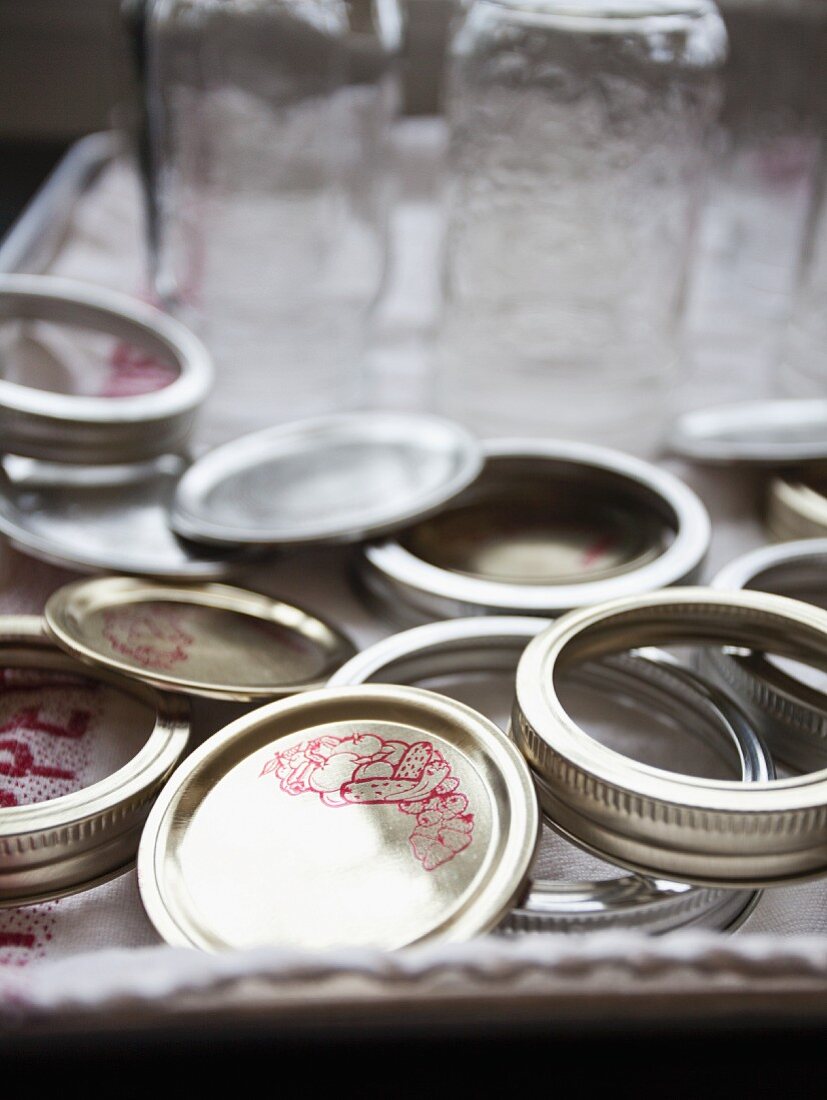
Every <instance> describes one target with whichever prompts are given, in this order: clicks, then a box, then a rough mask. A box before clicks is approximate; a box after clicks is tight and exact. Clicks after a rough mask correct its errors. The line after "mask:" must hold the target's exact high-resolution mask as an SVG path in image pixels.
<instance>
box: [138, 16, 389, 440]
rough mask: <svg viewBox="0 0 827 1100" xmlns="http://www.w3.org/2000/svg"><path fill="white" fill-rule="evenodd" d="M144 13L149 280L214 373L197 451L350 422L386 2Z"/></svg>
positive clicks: (381, 265)
mask: <svg viewBox="0 0 827 1100" xmlns="http://www.w3.org/2000/svg"><path fill="white" fill-rule="evenodd" d="M147 3H148V8H147V15H146V27H145V32H144V37H145V41H146V72H147V88H146V96H147V102H148V112H147V113H148V119H149V139H150V140H149V149H150V156H149V158H148V161H147V165H146V170H147V174H148V177H149V179H148V188H147V190H148V192H149V195H150V208H151V210H152V213H153V216H154V231H153V233H151V234H150V239H149V243H150V253H151V255H150V259H151V266H152V278H153V284H154V290H155V293H156V296H157V297H158V298H159V299H160V301H161V302H163V304H164V305H165V306H166V307H167V308H169V309H170V310H172V311H173V312H174V313H176V314H177V315H179V316H181V317H182V318H184V319H185V320H186V321H187V322H188V323H190V324H191V325H192V326H193V327H194V328H195V329H196V331H198V332H199V334H200V335H201V336H202V338H203V340H204V342H205V343H206V344H207V346H208V348H209V350H210V352H211V353H212V355H213V357H214V359H215V363H216V385H215V389H214V392H213V394H212V396H211V397H210V399H209V400H208V401H207V404H206V406H205V409H204V414H203V415H202V418H201V425H202V431H203V433H204V437H205V441H206V442H221V441H223V440H226V439H229V438H232V437H234V436H237V435H240V434H241V433H243V432H245V431H248V430H250V429H251V428H256V427H264V426H269V425H271V424H273V423H275V422H278V421H284V420H290V419H294V418H298V417H303V416H312V415H315V414H319V413H325V412H332V411H339V410H341V409H345V408H349V407H354V406H358V405H359V404H361V403H362V401H363V399H364V371H363V362H364V340H365V331H366V322H367V320H368V318H369V315H370V311H371V308H372V306H373V304H374V302H375V300H376V299H377V297H378V295H379V293H380V291H381V289H382V284H383V278H384V270H385V262H386V253H387V224H386V223H387V215H388V202H387V186H386V182H387V180H386V172H385V158H386V145H387V140H388V130H389V125H390V122H391V120H392V118H393V115H394V112H395V110H396V99H397V94H396V89H397V83H398V80H397V74H396V58H397V54H398V47H399V42H400V37H401V25H402V24H401V13H400V9H399V6H398V0H147ZM152 221H153V219H150V222H151V224H152Z"/></svg>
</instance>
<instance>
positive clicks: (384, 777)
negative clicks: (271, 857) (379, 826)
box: [260, 733, 474, 871]
mask: <svg viewBox="0 0 827 1100" xmlns="http://www.w3.org/2000/svg"><path fill="white" fill-rule="evenodd" d="M271 774H272V775H275V777H276V779H278V781H279V787H280V788H281V790H282V791H284V792H285V793H286V794H289V795H292V796H294V797H295V796H297V795H301V794H306V793H315V794H318V795H319V797H320V799H321V801H322V802H323V803H324V804H325V805H326V806H331V807H339V806H348V805H350V806H354V805H362V806H365V805H395V806H396V807H397V808H398V809H399V810H400V811H401V812H402V813H404V814H410V815H411V816H412V817H414V818H415V821H414V825H413V830H412V832H411V835H410V837H409V843H410V845H411V848H412V850H413V854H414V856H415V857H416V859H417V860H419V862H420V863H421V864H422V866H423V867H424V868H425V870H426V871H433V870H435V869H436V868H437V867H440V866H441V865H442V864H443V863H448V862H449V861H450V860H452V859H453V858H454V856H456V855H459V853H460V852H461V851H463V850H464V849H465V848H467V847H468V845H469V844H470V843H471V841H472V839H473V832H474V815H473V814H471V813H468V812H467V811H468V799H467V798H466V797H465V795H464V794H463V793H462V792H461V791H460V789H459V780H458V779H456V778H455V777H454V776H452V775H451V766H450V764H448V762H447V761H446V760H445V758H444V757H443V756H442V754H441V753H440V752H439V751H438V750H437V749H435V748H434V746H433V745H432V744H431V743H430V741H418V742H416V744H413V745H410V744H408V743H406V742H404V741H391V740H386V739H385V738H383V737H379V736H378V735H377V734H374V733H355V734H353V735H352V736H350V737H332V736H328V737H317V738H314V739H313V740H312V741H305V742H302V743H301V744H299V745H295V746H293V748H291V749H287V750H286V751H285V752H277V753H276V754H275V756H273V757H272V758H271V759H270V760H268V761H267V762H266V763H265V765H264V767H263V768H262V770H261V773H260V775H261V776H264V775H271Z"/></svg>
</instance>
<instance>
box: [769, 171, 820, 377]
mask: <svg viewBox="0 0 827 1100" xmlns="http://www.w3.org/2000/svg"><path fill="white" fill-rule="evenodd" d="M820 176H821V186H820V188H819V189H818V197H817V200H816V201H815V202H814V203H813V209H812V217H811V218H810V221H809V224H808V233H807V245H806V248H805V250H804V256H803V261H802V264H801V269H800V271H799V279H798V285H797V289H796V293H795V296H794V300H793V308H792V313H791V316H790V319H789V324H788V325H787V329H786V340H785V342H784V348H783V358H782V365H781V376H780V385H779V387H778V388H779V390H780V391H781V392H782V393H784V394H786V395H788V396H792V397H827V155H825V156H824V158H823V160H822V164H821V173H820Z"/></svg>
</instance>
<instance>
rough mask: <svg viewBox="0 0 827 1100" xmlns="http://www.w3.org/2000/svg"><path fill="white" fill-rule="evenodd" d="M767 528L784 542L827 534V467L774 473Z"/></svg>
mask: <svg viewBox="0 0 827 1100" xmlns="http://www.w3.org/2000/svg"><path fill="white" fill-rule="evenodd" d="M766 522H767V530H768V531H769V533H770V534H771V535H772V536H773V538H776V539H778V540H779V541H780V542H790V541H795V540H797V539H816V538H827V467H826V466H823V465H814V466H812V467H809V468H804V469H802V470H799V471H798V472H797V473H796V474H795V475H791V476H785V477H774V478H773V479H772V481H771V482H770V485H769V490H768V494H767V518H766Z"/></svg>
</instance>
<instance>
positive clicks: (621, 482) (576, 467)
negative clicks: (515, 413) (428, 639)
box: [359, 440, 710, 621]
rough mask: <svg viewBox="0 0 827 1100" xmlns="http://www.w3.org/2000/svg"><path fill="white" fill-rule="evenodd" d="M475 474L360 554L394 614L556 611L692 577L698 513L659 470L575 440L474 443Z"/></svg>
mask: <svg viewBox="0 0 827 1100" xmlns="http://www.w3.org/2000/svg"><path fill="white" fill-rule="evenodd" d="M485 455H486V462H485V467H484V470H483V473H482V474H481V476H480V477H479V478H478V479H477V481H476V482H475V483H474V484H473V485H471V486H470V488H469V489H468V490H466V492H465V493H463V494H462V495H461V496H460V497H458V498H457V499H456V500H454V501H453V502H452V503H451V504H450V505H449V506H448V507H446V508H444V509H443V510H442V511H441V512H440V513H439V514H438V515H436V516H435V517H433V518H432V519H429V520H426V521H423V522H420V523H417V524H415V525H414V526H411V527H409V528H408V529H407V530H405V531H404V532H402V533H400V534H397V535H396V536H395V537H392V538H386V539H383V540H382V541H379V542H372V543H370V544H369V545H368V546H366V547H365V548H364V552H363V556H362V557H361V559H360V562H359V578H360V581H361V583H362V585H363V586H364V588H365V589H366V590H367V592H368V593H369V594H370V595H372V596H375V597H376V598H377V599H378V600H379V602H380V604H381V605H382V606H383V607H385V608H386V609H389V610H390V611H391V613H392V614H393V616H394V618H398V619H406V620H408V621H421V620H422V619H423V618H425V619H428V618H449V617H454V616H462V615H484V614H498V615H508V614H512V615H521V614H530V615H544V616H550V615H557V614H559V613H560V612H563V611H567V610H569V609H570V608H573V607H581V606H584V605H587V604H592V603H597V602H599V601H600V600H605V599H609V598H611V597H613V596H620V595H625V594H631V593H636V592H646V591H649V590H650V589H655V588H661V587H664V586H666V585H671V584H679V583H682V582H685V581H688V580H692V579H694V578H695V576H696V574H697V572H698V570H699V568H700V567H701V565H702V563H703V561H704V558H705V556H706V552H707V549H708V546H709V537H710V523H709V516H708V515H707V512H706V509H705V508H704V506H703V504H702V503H701V501H700V500H699V499H698V497H697V496H696V495H695V493H693V492H692V490H691V489H690V488H689V487H688V486H686V485H684V484H683V482H681V481H679V480H678V479H677V478H676V477H674V476H673V475H672V474H670V473H667V472H666V471H665V470H661V469H658V468H657V467H656V466H653V465H651V464H650V463H647V462H644V461H642V460H640V459H637V458H633V457H632V456H630V455H625V454H621V453H620V452H618V451H611V450H607V449H606V448H603V447H594V446H591V445H589V444H584V443H568V442H556V441H555V442H548V441H546V440H519V441H517V440H504V441H498V442H491V443H487V444H486V445H485Z"/></svg>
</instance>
